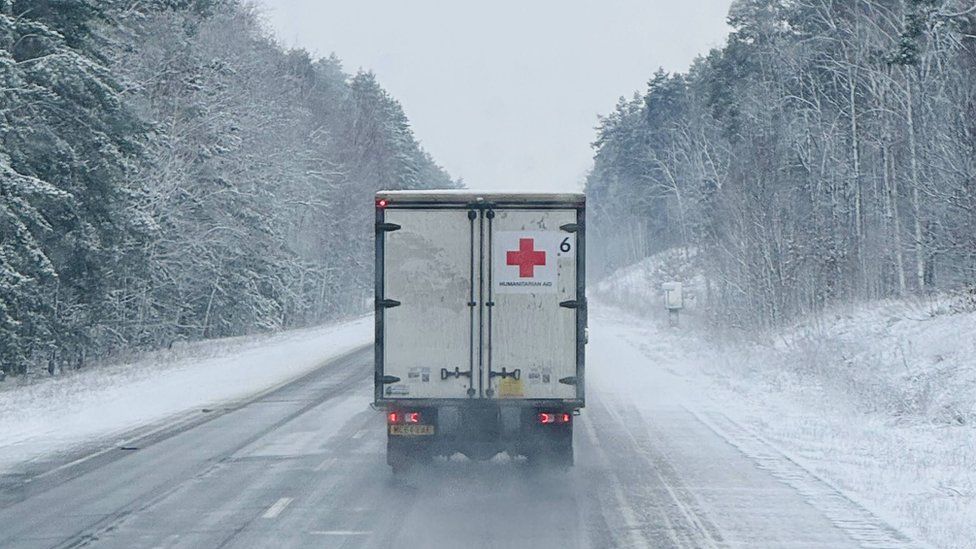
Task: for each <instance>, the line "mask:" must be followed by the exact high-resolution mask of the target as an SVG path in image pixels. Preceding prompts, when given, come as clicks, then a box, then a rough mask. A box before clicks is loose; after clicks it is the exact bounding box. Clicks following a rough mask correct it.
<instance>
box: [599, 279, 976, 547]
mask: <svg viewBox="0 0 976 549" xmlns="http://www.w3.org/2000/svg"><path fill="white" fill-rule="evenodd" d="M645 263H646V265H651V264H652V262H645ZM646 265H644V266H637V267H634V268H631V269H628V270H626V271H624V272H623V273H622V275H623V276H622V277H619V278H617V279H613V278H612V279H611V280H609V281H606V282H604V283H602V284H601V288H600V290H602V291H600V290H598V291H597V292H595V293H596V294H597V295H599V296H600V297H601V298H606V297H608V294H610V295H611V296H612V295H613V293H614V292H615V291H616V290H619V289H621V288H623V289H625V290H626V291H625V292H622V294H621V295H623V296H626V297H625V298H624V299H629V300H634V299H642V300H644V301H645V302H648V301H649V302H650V303H651V304H652V306H653V307H656V308H661V307H662V304H661V298H660V294H659V290H658V289H657V288H658V287H659V286H658V284H657V282H658V280H657V278H659V276H658V275H656V274H654V272H653V271H654V270H653V269H649V268H648V267H647V266H646ZM601 294H602V295H601ZM604 301H607V300H606V299H605V300H604ZM612 301H615V302H617V303H619V302H620V301H621V298H619V297H618V299H613V300H612ZM590 323H591V331H596V330H598V329H599V330H609V331H610V332H613V333H614V334H616V336H617V337H618V338H619V339H622V340H624V341H626V342H627V343H628V344H629V346H630V347H632V348H633V349H636V350H638V351H639V353H640V356H641V357H642V359H640V360H630V361H628V362H629V364H624V365H622V366H621V367H624V368H627V369H628V375H626V376H620V377H621V378H629V379H630V381H628V384H627V387H620V388H619V390H620V391H631V392H634V393H643V394H647V395H654V394H655V390H657V391H659V392H660V391H674V390H681V389H680V387H684V388H685V390H687V388H688V387H693V388H694V389H693V391H694V394H689V398H688V399H686V401H687V402H689V403H690V404H689V405H690V406H692V407H694V406H695V405H694V402H696V401H697V402H702V403H704V404H702V407H703V408H704V409H708V408H716V407H718V408H720V409H721V410H722V412H723V413H724V414H725V415H727V416H728V417H729V418H731V419H732V420H734V421H735V422H737V423H738V424H739V425H741V426H743V427H744V428H745V429H746V430H748V431H749V433H751V434H750V436H755V437H757V440H758V439H761V440H762V441H763V443H764V444H767V445H768V446H769V447H773V448H776V449H778V450H779V451H781V452H782V453H783V454H785V455H787V456H789V459H791V460H793V461H794V462H795V463H796V464H799V465H800V466H802V467H803V468H805V469H806V470H808V471H809V472H811V473H813V474H814V475H816V476H817V477H819V478H820V479H822V480H823V481H825V482H826V483H827V484H828V485H831V486H833V487H834V488H836V489H838V490H839V491H840V492H842V493H844V494H845V495H846V496H847V497H849V498H850V499H851V500H853V501H856V502H858V503H860V504H862V505H863V506H864V507H865V508H867V509H869V510H871V511H872V512H873V513H874V514H876V515H877V516H879V517H881V518H882V519H884V520H886V521H887V522H889V523H890V524H892V525H894V526H895V527H897V528H898V529H899V530H901V531H902V532H905V533H906V534H908V535H910V536H912V537H914V538H915V539H918V540H920V541H925V542H928V543H930V544H932V545H933V546H937V547H952V548H971V547H974V546H976V542H974V541H973V540H976V337H974V336H973V334H976V308H974V307H973V306H972V303H971V301H968V302H967V300H965V299H962V298H947V297H941V298H932V299H930V300H927V301H924V302H919V301H886V302H878V303H868V304H859V305H848V306H847V307H845V308H843V309H837V310H833V311H830V312H828V313H825V314H822V315H819V316H817V317H816V318H808V319H805V320H804V321H803V322H799V323H797V324H796V325H794V326H791V327H789V328H784V329H781V330H777V331H775V332H772V333H767V334H737V335H736V334H732V335H733V336H734V337H729V336H730V334H728V333H725V334H720V335H716V334H712V333H710V332H709V331H708V330H706V329H705V328H704V327H702V326H700V325H698V323H697V322H696V319H695V316H694V315H691V316H690V317H689V319H688V322H686V323H685V324H684V326H683V327H682V328H679V329H671V328H668V327H667V326H666V321H664V320H663V318H661V317H659V316H655V315H645V316H633V315H631V314H630V313H626V312H624V311H622V310H620V309H619V308H618V307H616V306H612V305H608V304H603V305H601V304H600V303H599V300H597V303H594V306H593V307H592V313H591V321H590ZM597 326H599V328H597ZM662 371H664V372H665V374H666V375H664V376H663V377H662V375H661V372H662ZM594 375H596V374H594ZM662 380H663V381H662ZM669 380H672V381H669ZM673 380H680V383H678V382H674V381H673ZM655 384H664V385H668V386H666V387H664V386H661V387H655ZM652 398H653V397H652ZM743 452H748V449H747V448H745V447H743Z"/></svg>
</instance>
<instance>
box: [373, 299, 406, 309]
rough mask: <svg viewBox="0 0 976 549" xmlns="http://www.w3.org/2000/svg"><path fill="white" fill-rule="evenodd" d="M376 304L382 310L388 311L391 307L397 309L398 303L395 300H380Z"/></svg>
mask: <svg viewBox="0 0 976 549" xmlns="http://www.w3.org/2000/svg"><path fill="white" fill-rule="evenodd" d="M377 304H378V305H379V306H380V307H383V308H384V309H390V308H392V307H399V306H400V302H399V301H397V300H395V299H381V300H379V301H377Z"/></svg>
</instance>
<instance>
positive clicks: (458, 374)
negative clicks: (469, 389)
mask: <svg viewBox="0 0 976 549" xmlns="http://www.w3.org/2000/svg"><path fill="white" fill-rule="evenodd" d="M452 377H453V378H454V379H461V378H462V377H471V372H462V371H461V369H460V368H458V367H456V366H455V367H454V371H453V372H452V371H450V370H448V369H447V368H441V381H443V380H445V379H450V378H452Z"/></svg>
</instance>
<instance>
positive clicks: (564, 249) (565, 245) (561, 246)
mask: <svg viewBox="0 0 976 549" xmlns="http://www.w3.org/2000/svg"><path fill="white" fill-rule="evenodd" d="M571 249H573V247H572V246H570V244H569V237H568V236H567V237H566V238H564V239H563V241H562V242H561V243H560V244H559V251H560V252H563V253H566V252H568V251H569V250H571Z"/></svg>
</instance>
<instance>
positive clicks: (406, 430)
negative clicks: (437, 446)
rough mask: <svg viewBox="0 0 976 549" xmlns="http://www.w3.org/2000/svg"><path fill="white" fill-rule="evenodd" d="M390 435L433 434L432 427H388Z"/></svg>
mask: <svg viewBox="0 0 976 549" xmlns="http://www.w3.org/2000/svg"><path fill="white" fill-rule="evenodd" d="M390 434H391V435H400V436H408V437H412V436H420V435H432V434H434V426H433V425H390Z"/></svg>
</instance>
